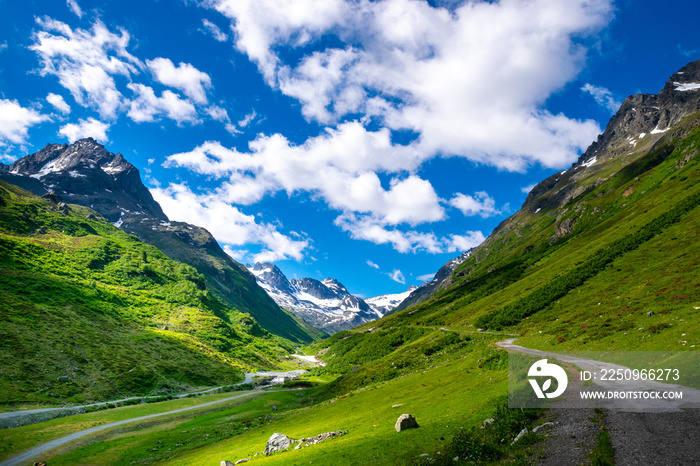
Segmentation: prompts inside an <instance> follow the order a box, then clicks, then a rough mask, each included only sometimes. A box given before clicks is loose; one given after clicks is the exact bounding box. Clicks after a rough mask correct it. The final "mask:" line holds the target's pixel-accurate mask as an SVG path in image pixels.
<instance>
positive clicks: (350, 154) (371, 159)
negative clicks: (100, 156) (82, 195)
mask: <svg viewBox="0 0 700 466" xmlns="http://www.w3.org/2000/svg"><path fill="white" fill-rule="evenodd" d="M249 149H250V150H249V151H247V152H239V151H238V150H236V149H229V148H226V147H223V146H222V145H221V144H220V143H218V142H208V143H205V144H203V145H201V146H199V147H197V148H195V149H194V150H192V151H190V152H185V153H180V154H174V155H171V156H169V157H168V158H167V161H166V166H181V167H186V168H189V169H191V170H193V171H195V172H197V173H201V174H205V175H213V176H216V177H222V178H227V179H228V181H227V182H226V183H224V184H223V185H222V187H221V189H220V194H221V195H222V199H224V200H226V201H227V202H231V203H236V204H251V203H254V202H257V201H259V200H260V199H262V197H263V196H264V195H265V194H268V193H276V192H278V191H285V192H287V193H288V194H292V193H294V192H310V193H312V194H313V195H315V196H317V197H319V198H321V199H322V200H324V201H325V202H326V203H327V204H328V205H329V207H331V208H332V209H336V210H340V211H342V212H361V213H370V214H372V215H373V216H374V217H375V218H376V219H378V220H379V221H381V222H384V223H387V224H392V225H397V224H400V223H407V224H410V225H416V224H420V223H424V222H434V221H438V220H442V219H443V218H444V216H445V212H444V209H443V207H442V206H441V205H440V199H439V198H438V196H437V194H436V193H435V190H434V189H433V187H432V185H431V184H430V183H429V182H428V181H427V180H423V179H421V178H420V177H418V176H416V175H408V176H398V175H397V176H394V177H392V178H391V180H390V181H389V183H388V185H384V184H383V183H382V181H381V180H380V178H379V176H378V175H377V172H389V173H396V172H402V171H403V170H405V169H406V168H408V167H407V165H408V164H409V163H412V164H413V166H414V167H415V166H417V165H418V160H417V159H416V157H415V153H414V151H413V150H412V148H410V147H407V146H394V145H392V144H391V141H390V134H389V132H388V131H386V130H380V131H377V132H370V131H367V130H366V129H365V128H364V127H362V126H361V125H359V124H358V123H348V124H343V125H339V126H338V128H336V129H329V130H327V132H325V133H324V134H321V135H320V136H318V137H315V138H310V139H309V140H307V141H306V142H305V143H304V144H303V145H300V146H297V145H293V144H292V143H290V142H289V141H288V140H287V139H286V138H285V137H284V136H282V135H281V134H275V135H272V136H265V135H261V136H259V137H257V138H256V139H255V140H253V141H251V142H250V144H249ZM380 151H381V152H382V154H383V156H382V157H376V154H377V153H378V152H380ZM412 159H415V160H413V162H411V160H412Z"/></svg>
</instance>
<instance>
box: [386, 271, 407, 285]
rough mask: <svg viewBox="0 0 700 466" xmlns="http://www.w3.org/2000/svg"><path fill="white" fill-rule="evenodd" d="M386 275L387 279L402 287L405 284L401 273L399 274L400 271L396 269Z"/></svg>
mask: <svg viewBox="0 0 700 466" xmlns="http://www.w3.org/2000/svg"><path fill="white" fill-rule="evenodd" d="M387 275H389V278H391V279H392V280H394V281H395V282H397V283H401V284H402V285H405V284H406V278H405V277H404V276H403V273H401V271H400V270H398V269H394V270H392V271H391V272H390V273H388V274H387Z"/></svg>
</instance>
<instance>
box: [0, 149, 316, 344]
mask: <svg viewBox="0 0 700 466" xmlns="http://www.w3.org/2000/svg"><path fill="white" fill-rule="evenodd" d="M0 179H3V180H5V181H7V182H9V183H12V184H15V185H18V186H20V187H23V188H24V189H27V190H29V191H30V192H33V193H34V194H37V195H39V196H41V195H43V194H46V193H47V192H49V191H52V192H55V193H56V194H58V195H59V196H61V198H62V199H64V200H65V201H66V202H68V203H74V204H78V205H83V206H86V207H90V208H92V209H94V210H96V211H97V212H98V213H99V214H101V215H102V216H103V217H104V218H105V219H107V220H108V221H109V222H110V223H113V224H114V225H115V226H117V227H119V228H121V229H123V230H124V231H126V232H127V233H130V234H133V235H135V236H137V237H139V238H140V239H142V240H143V241H145V242H146V243H148V244H152V245H154V246H156V247H157V248H158V249H160V250H161V251H163V252H164V253H165V254H166V255H168V256H169V257H171V258H173V259H175V260H177V261H180V262H184V263H187V264H190V265H192V266H193V267H195V269H197V271H199V272H200V273H202V274H203V275H204V276H205V281H206V284H207V287H208V288H209V289H210V290H211V291H212V292H213V293H214V294H215V295H216V296H217V297H219V298H220V299H221V300H222V301H223V302H224V303H226V304H228V305H230V306H232V307H234V308H236V309H238V310H241V311H242V312H247V313H249V314H250V315H251V316H253V318H255V319H256V320H257V321H258V322H259V323H260V324H261V325H262V326H263V327H264V328H266V329H268V330H270V331H271V332H272V333H275V334H277V335H279V336H282V337H284V338H288V339H290V340H292V341H295V342H298V343H302V342H309V341H311V340H312V339H313V338H314V336H313V335H314V330H312V329H311V328H309V327H306V326H304V324H303V323H300V322H298V321H297V320H295V319H294V318H293V317H292V316H290V315H289V314H287V313H286V312H284V311H283V310H282V309H281V308H279V306H277V304H275V302H274V301H273V300H272V299H271V298H269V296H268V295H267V294H266V293H265V292H264V290H262V289H261V288H260V287H259V286H258V285H257V283H256V281H255V277H253V275H252V274H250V273H249V272H248V270H247V269H246V268H245V267H244V266H242V265H241V264H239V263H238V262H236V261H234V260H233V259H232V258H231V257H230V256H228V254H226V253H225V252H224V251H223V249H221V247H220V246H219V244H218V243H217V241H216V239H215V238H214V237H213V236H212V235H211V234H210V233H209V232H208V231H207V230H206V229H204V228H202V227H199V226H196V225H191V224H188V223H185V222H175V221H170V220H169V219H168V217H167V216H166V215H165V213H164V212H163V210H162V209H161V207H160V205H159V204H158V203H157V202H156V201H155V200H154V199H153V196H152V195H151V193H150V192H149V191H148V189H147V188H146V187H145V186H144V185H143V183H142V182H141V178H140V174H139V171H138V169H137V168H136V167H134V166H133V165H132V164H131V163H129V162H128V161H127V160H126V159H124V157H123V156H122V155H121V154H119V153H117V154H114V153H111V152H109V151H108V150H107V149H105V147H104V146H102V145H101V144H99V143H97V142H96V141H95V140H94V139H92V138H86V139H81V140H79V141H76V142H75V143H73V144H71V145H68V144H47V145H46V146H45V147H44V148H43V149H41V150H40V151H38V152H36V153H34V154H30V155H27V156H25V157H23V158H21V159H19V160H17V161H15V162H14V163H12V164H11V165H9V166H8V165H1V164H0Z"/></svg>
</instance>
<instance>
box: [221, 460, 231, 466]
mask: <svg viewBox="0 0 700 466" xmlns="http://www.w3.org/2000/svg"><path fill="white" fill-rule="evenodd" d="M233 464H234V463H233V461H222V462H221V466H233Z"/></svg>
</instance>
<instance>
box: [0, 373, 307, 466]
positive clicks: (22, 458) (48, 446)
mask: <svg viewBox="0 0 700 466" xmlns="http://www.w3.org/2000/svg"><path fill="white" fill-rule="evenodd" d="M305 372H306V371H303V370H297V371H288V372H273V371H263V372H255V373H250V372H247V373H246V374H245V380H243V382H241V384H244V383H251V382H252V381H253V377H256V376H267V377H269V376H275V377H284V376H286V377H292V376H299V375H301V374H303V373H305ZM239 385H240V384H239ZM217 389H218V387H217V388H212V389H209V390H206V391H205V392H200V393H206V392H210V391H213V390H217ZM259 393H269V392H267V391H265V390H255V391H252V392H248V393H244V394H242V395H236V396H231V397H228V398H224V399H221V400H216V401H210V402H208V403H202V404H200V405H196V406H190V407H188V408H181V409H176V410H173V411H168V412H165V413H157V414H149V415H148V416H141V417H135V418H131V419H125V420H123V421H118V422H112V423H111V424H104V425H101V426H96V427H92V428H90V429H86V430H82V431H80V432H74V433H72V434H69V435H66V436H64V437H61V438H57V439H55V440H52V441H50V442H47V443H43V444H41V445H37V446H36V447H33V448H30V449H29V450H27V451H25V452H23V453H21V454H20V455H17V456H14V457H12V458H10V459H8V460H5V461H3V462H2V463H0V466H19V465H22V464H29V463H30V460H35V459H37V458H38V457H39V455H42V454H43V453H46V452H47V451H49V450H52V449H53V448H56V447H58V446H61V445H63V444H65V443H68V442H71V441H73V440H76V439H79V438H81V437H84V436H86V435H89V434H92V433H95V432H99V431H101V430H104V429H110V428H112V427H116V426H120V425H122V424H128V423H130V422H136V421H143V420H146V419H151V418H154V417H159V416H165V415H168V414H175V413H181V412H184V411H190V410H193V409H199V408H204V407H206V406H211V405H215V404H218V403H224V402H226V401H231V400H235V399H236V398H241V397H244V396H249V395H253V394H259ZM55 409H63V408H46V409H43V410H31V411H21V412H17V411H15V412H12V413H3V414H25V415H26V414H27V413H37V412H46V411H52V410H55Z"/></svg>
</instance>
